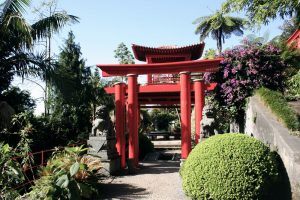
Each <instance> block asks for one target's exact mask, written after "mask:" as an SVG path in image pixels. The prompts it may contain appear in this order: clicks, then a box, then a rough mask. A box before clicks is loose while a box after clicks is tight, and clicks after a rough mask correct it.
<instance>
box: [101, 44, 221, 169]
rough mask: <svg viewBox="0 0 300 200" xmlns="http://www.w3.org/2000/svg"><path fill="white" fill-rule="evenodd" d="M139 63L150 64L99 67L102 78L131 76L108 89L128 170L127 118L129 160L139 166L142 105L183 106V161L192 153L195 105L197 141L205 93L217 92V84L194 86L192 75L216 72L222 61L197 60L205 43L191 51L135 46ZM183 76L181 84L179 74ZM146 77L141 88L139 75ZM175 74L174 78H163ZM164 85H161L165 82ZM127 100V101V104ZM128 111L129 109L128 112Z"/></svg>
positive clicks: (187, 49) (135, 53)
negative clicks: (113, 98) (192, 125)
mask: <svg viewBox="0 0 300 200" xmlns="http://www.w3.org/2000/svg"><path fill="white" fill-rule="evenodd" d="M132 48H133V52H134V55H135V57H136V59H138V60H140V61H147V62H148V64H98V65H97V66H98V67H99V68H100V69H101V70H102V76H103V77H108V76H127V77H128V86H127V87H126V84H125V83H116V84H115V85H114V87H110V88H105V90H106V92H107V93H110V94H115V103H116V113H115V115H116V121H115V123H116V136H117V144H116V147H117V150H118V152H119V155H120V157H121V167H122V168H124V167H125V166H126V160H125V159H126V156H125V142H126V141H125V126H126V122H125V118H126V117H125V115H126V114H127V126H128V132H129V159H132V160H134V164H135V165H138V124H139V112H140V105H145V104H159V105H163V106H166V105H167V106H168V105H178V104H180V118H181V120H180V121H181V146H182V153H181V157H182V159H186V158H187V156H188V154H189V152H190V151H191V104H192V103H194V104H195V115H196V117H195V118H196V122H195V123H196V127H195V128H196V141H197V140H198V139H199V137H200V121H201V119H202V109H203V107H204V91H205V90H213V89H214V87H215V84H204V82H203V80H201V79H195V80H193V83H191V73H199V72H201V73H203V72H214V71H217V70H218V66H219V63H220V61H221V60H222V58H217V59H209V60H196V59H198V58H200V57H201V55H202V52H203V48H204V43H200V44H196V45H192V46H187V47H179V48H177V47H160V48H150V47H143V46H138V45H133V46H132ZM177 73H179V82H178V77H177V75H175V74H177ZM142 74H146V75H147V80H148V84H147V85H144V86H140V85H138V83H137V77H138V75H142ZM161 74H172V76H161ZM166 77H167V79H168V80H165V79H164V80H163V81H164V83H161V82H157V81H161V80H162V78H166ZM126 97H127V101H126ZM125 108H126V109H125Z"/></svg>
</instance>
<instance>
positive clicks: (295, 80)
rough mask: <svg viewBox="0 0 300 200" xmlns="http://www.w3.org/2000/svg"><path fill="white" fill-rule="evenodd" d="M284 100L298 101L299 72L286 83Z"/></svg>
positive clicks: (299, 93)
mask: <svg viewBox="0 0 300 200" xmlns="http://www.w3.org/2000/svg"><path fill="white" fill-rule="evenodd" d="M286 95H287V96H286V98H288V99H292V100H296V99H300V70H299V71H298V73H297V74H295V75H294V76H292V77H291V78H290V79H289V80H288V81H287V88H286Z"/></svg>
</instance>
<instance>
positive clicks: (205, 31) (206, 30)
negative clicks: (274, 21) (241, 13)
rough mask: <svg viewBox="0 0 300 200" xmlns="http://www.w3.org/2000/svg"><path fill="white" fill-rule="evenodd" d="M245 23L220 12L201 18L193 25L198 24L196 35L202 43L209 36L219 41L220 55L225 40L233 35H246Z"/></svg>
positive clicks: (241, 19) (240, 19)
mask: <svg viewBox="0 0 300 200" xmlns="http://www.w3.org/2000/svg"><path fill="white" fill-rule="evenodd" d="M245 23H246V21H245V20H244V19H243V18H239V17H231V16H228V15H226V16H225V15H223V13H222V12H220V11H217V12H216V14H214V15H209V16H204V17H200V18H198V19H196V20H195V21H194V22H193V24H198V25H197V28H196V31H195V33H196V34H200V41H203V40H204V39H205V38H206V37H208V36H209V34H211V37H212V38H213V39H214V40H217V48H218V51H219V54H220V53H221V52H222V43H224V42H225V38H226V39H227V38H229V37H230V36H231V34H232V33H233V34H234V35H237V36H241V35H243V34H244V32H243V30H244V29H245V27H244V26H245Z"/></svg>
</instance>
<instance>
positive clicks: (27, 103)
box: [0, 87, 35, 113]
mask: <svg viewBox="0 0 300 200" xmlns="http://www.w3.org/2000/svg"><path fill="white" fill-rule="evenodd" d="M0 99H2V100H3V101H6V102H7V103H8V104H9V105H10V106H11V107H12V108H13V109H14V111H15V113H20V112H33V110H34V107H35V102H34V100H33V99H32V98H31V97H30V93H29V92H28V91H26V90H21V89H20V88H18V87H9V88H7V90H4V91H3V93H2V95H1V96H0ZM0 101H1V100H0Z"/></svg>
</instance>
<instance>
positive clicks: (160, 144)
mask: <svg viewBox="0 0 300 200" xmlns="http://www.w3.org/2000/svg"><path fill="white" fill-rule="evenodd" d="M152 143H153V144H154V148H155V149H181V140H159V141H152Z"/></svg>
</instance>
